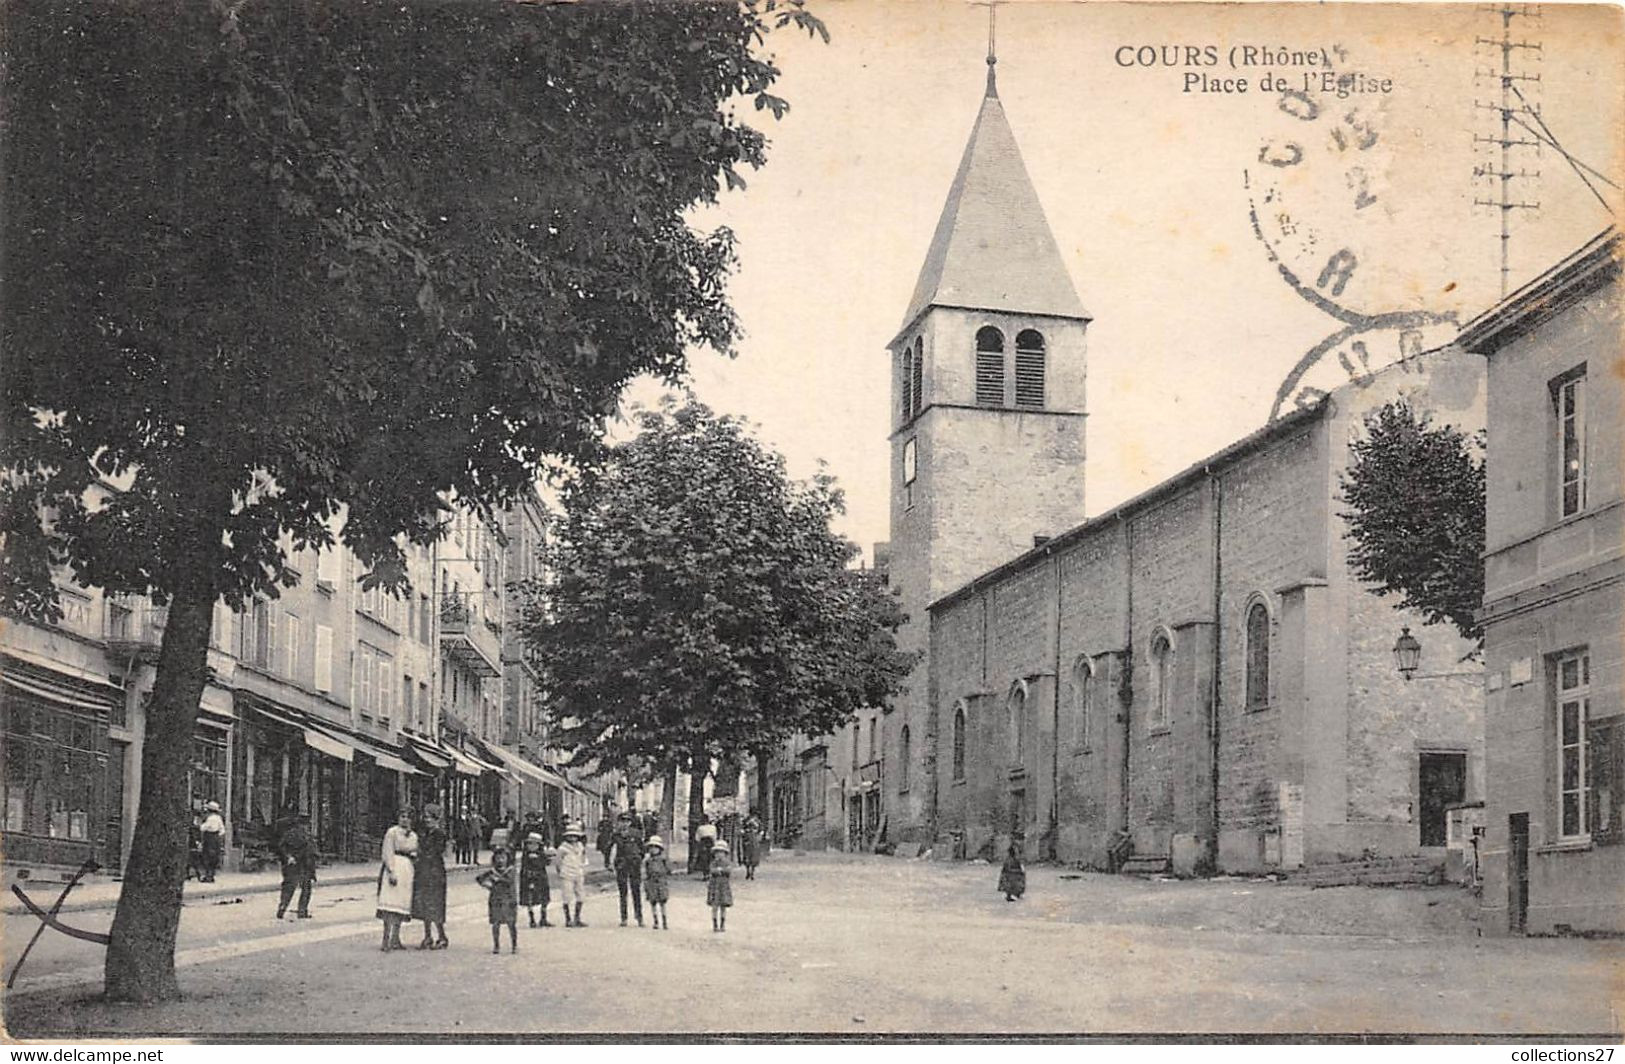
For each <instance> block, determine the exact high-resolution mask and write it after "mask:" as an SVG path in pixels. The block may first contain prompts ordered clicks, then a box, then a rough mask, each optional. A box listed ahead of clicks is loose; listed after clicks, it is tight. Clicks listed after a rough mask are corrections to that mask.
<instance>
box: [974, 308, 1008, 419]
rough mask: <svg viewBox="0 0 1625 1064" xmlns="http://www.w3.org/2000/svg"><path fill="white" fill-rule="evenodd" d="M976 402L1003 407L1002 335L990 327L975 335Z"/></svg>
mask: <svg viewBox="0 0 1625 1064" xmlns="http://www.w3.org/2000/svg"><path fill="white" fill-rule="evenodd" d="M976 401H977V402H978V403H980V404H981V405H983V406H1003V405H1004V334H1003V333H1001V332H1000V331H999V330H997V329H995V328H994V327H993V326H991V325H986V326H983V327H982V328H981V329H979V330H977V333H976Z"/></svg>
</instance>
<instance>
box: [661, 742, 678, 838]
mask: <svg viewBox="0 0 1625 1064" xmlns="http://www.w3.org/2000/svg"><path fill="white" fill-rule="evenodd" d="M659 828H660V832H661V834H662V835H664V836H665V838H666V852H667V853H670V852H671V844H672V843H673V842H675V841H676V840H677V762H676V760H675V759H674V760H672V761H671V762H669V763H668V764H667V765H666V767H665V769H664V770H663V775H662V783H661V787H660V823H659Z"/></svg>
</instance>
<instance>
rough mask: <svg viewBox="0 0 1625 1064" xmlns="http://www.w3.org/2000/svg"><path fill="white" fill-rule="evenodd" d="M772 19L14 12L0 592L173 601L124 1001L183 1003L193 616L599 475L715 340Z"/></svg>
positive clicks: (605, 10) (2, 353) (128, 901)
mask: <svg viewBox="0 0 1625 1064" xmlns="http://www.w3.org/2000/svg"><path fill="white" fill-rule="evenodd" d="M791 23H793V24H795V25H797V26H800V27H802V28H804V29H807V30H808V31H809V32H814V31H816V32H819V33H822V27H821V26H820V25H819V24H818V23H817V21H816V20H814V19H813V18H812V17H811V16H810V15H808V14H807V13H806V12H804V11H803V10H802V9H801V7H800V5H799V3H797V2H795V0H778V2H775V0H761V2H759V3H758V2H751V0H746V2H744V3H715V4H673V3H625V4H614V5H610V4H581V5H532V4H519V3H496V2H492V3H427V2H416V0H407V2H405V3H402V2H401V0H390V2H388V3H381V2H364V0H304V2H288V3H259V4H244V3H241V2H226V0H122V2H113V3H100V4H84V3H80V2H78V0H17V2H14V3H12V4H10V5H8V7H7V11H6V32H5V38H4V49H5V54H4V73H3V82H0V95H3V97H4V99H5V100H6V108H5V115H4V126H3V136H4V143H3V145H0V150H3V156H4V160H3V164H0V165H3V167H4V169H3V175H4V193H3V194H4V203H3V215H4V219H3V240H4V247H5V250H6V254H5V257H4V264H3V274H0V321H4V336H3V348H0V362H3V370H0V372H3V379H0V391H3V396H4V401H3V402H4V415H3V417H4V420H3V421H0V428H3V432H4V439H3V450H0V465H3V466H4V468H6V469H7V470H8V471H9V472H8V475H7V477H6V478H5V481H4V483H3V485H0V520H3V521H4V524H3V525H0V535H3V548H0V574H3V576H0V580H3V581H4V583H3V584H0V604H3V605H4V606H5V607H6V608H8V609H10V610H12V611H16V612H20V613H23V614H24V615H27V616H42V615H43V616H50V615H51V614H52V612H53V610H54V595H53V588H52V584H51V577H52V569H53V567H58V568H60V567H66V568H67V569H68V570H69V571H70V572H71V576H72V579H74V580H76V581H78V582H80V583H83V584H85V585H89V586H96V587H101V588H103V589H105V590H107V591H108V592H110V593H130V594H137V595H150V596H151V597H152V598H153V599H155V600H156V601H158V602H159V603H160V604H166V605H167V606H168V610H169V620H168V623H167V625H166V626H165V629H164V635H163V644H162V647H161V649H160V653H159V659H158V671H157V678H156V681H155V687H154V691H153V702H152V707H151V710H150V712H149V714H148V718H147V741H146V743H145V747H144V754H143V772H142V785H141V805H140V816H139V817H138V820H137V823H136V827H135V838H134V843H133V845H132V847H131V850H130V853H129V855H128V860H127V863H126V866H125V870H124V889H123V893H122V896H121V898H120V901H119V907H118V911H117V913H116V915H115V917H114V921H113V928H112V943H111V946H110V947H109V950H108V954H107V965H106V989H107V993H108V994H109V995H110V996H111V997H113V998H117V999H156V998H168V997H173V996H176V995H177V994H178V992H179V991H178V985H177V982H176V979H175V970H174V942H175V932H176V928H177V925H178V922H179V913H180V900H181V887H182V882H183V877H184V868H185V855H186V820H185V799H186V795H185V794H184V780H185V771H184V770H185V756H186V755H185V752H186V750H187V748H188V743H189V740H190V738H191V735H192V730H193V727H194V722H195V717H196V713H197V706H198V701H199V698H200V695H201V692H202V689H203V687H204V684H205V681H206V670H205V663H206V653H207V645H208V634H209V623H210V615H211V611H212V607H213V605H214V604H215V602H216V601H217V600H224V601H225V602H227V603H229V604H231V605H232V606H234V607H240V606H242V605H243V604H244V602H245V601H247V600H248V599H250V598H252V597H255V596H270V597H274V596H275V595H276V594H277V589H278V588H279V587H282V586H288V585H289V584H290V583H291V581H293V580H294V579H295V576H294V574H293V573H292V572H291V571H290V570H289V568H288V567H287V565H286V563H285V560H284V557H283V554H282V551H281V549H280V547H279V541H280V540H282V539H283V538H284V537H290V538H291V540H292V542H293V543H294V544H295V545H297V546H300V547H305V546H327V545H329V544H330V543H332V541H333V539H334V532H333V531H332V530H333V528H334V527H335V525H339V526H340V527H341V531H340V532H339V533H338V535H339V538H340V539H341V540H342V542H343V543H344V544H345V545H346V546H347V547H348V548H349V549H351V550H353V551H354V552H355V553H356V554H357V555H358V556H359V557H360V559H361V560H362V562H363V563H364V565H365V566H366V567H368V569H369V570H370V571H369V575H368V576H367V577H366V581H365V582H366V583H368V584H369V585H373V584H382V585H384V586H387V587H389V588H391V589H394V590H399V589H400V588H401V587H402V585H403V582H404V564H403V555H402V547H403V544H404V543H406V542H408V541H409V542H414V543H426V542H432V541H433V540H435V539H436V538H437V537H438V535H439V534H440V532H441V529H442V527H443V524H444V522H445V519H446V509H445V506H446V500H447V499H448V498H449V499H455V500H458V501H459V502H461V503H463V504H465V505H469V506H472V507H474V508H476V509H479V510H484V511H489V510H490V509H491V508H492V507H496V506H500V505H501V504H503V503H504V502H505V501H506V500H508V499H509V498H511V497H512V496H513V495H514V494H515V493H516V492H518V491H519V490H521V489H522V488H524V487H525V486H527V485H529V484H530V483H532V481H533V479H534V477H535V476H536V475H537V472H538V470H539V468H540V467H541V466H542V465H544V464H545V463H547V462H548V461H549V460H550V459H551V458H553V457H555V456H557V457H563V458H573V459H577V460H587V461H589V462H590V460H592V459H593V458H594V457H595V450H596V447H597V445H598V441H599V437H600V434H601V431H602V427H603V420H604V418H605V417H606V415H607V413H608V412H609V411H612V410H613V409H614V408H615V406H616V403H617V399H618V396H619V393H620V390H621V387H622V385H623V383H624V382H625V381H627V380H628V379H629V378H631V377H632V376H634V375H636V374H639V373H645V372H649V373H654V374H656V375H660V376H663V377H666V378H668V379H675V378H676V377H678V376H679V375H680V374H681V372H682V370H683V367H684V365H685V359H686V356H687V352H688V351H689V350H691V349H694V348H697V347H703V346H708V347H711V348H714V349H716V350H718V351H722V352H725V353H726V352H730V351H731V350H732V345H733V342H734V337H735V322H734V317H733V314H732V311H731V309H730V307H729V305H728V303H727V300H726V298H725V290H724V285H725V278H726V274H727V272H728V270H729V267H730V266H731V264H732V262H733V244H732V239H731V236H730V234H729V233H728V232H726V231H717V232H711V233H705V232H700V231H697V230H696V229H695V228H693V227H691V225H690V224H689V222H688V221H687V217H688V212H689V211H690V209H691V208H693V207H694V206H695V205H697V204H705V203H709V202H711V201H713V200H715V199H716V197H717V195H718V193H719V191H720V190H721V189H722V188H723V186H724V183H726V185H727V186H729V187H732V186H734V185H736V184H738V183H739V176H738V171H739V170H740V169H742V168H744V167H754V166H758V165H760V164H761V163H762V162H763V160H764V148H765V141H764V138H763V136H762V134H761V133H760V132H758V131H756V130H754V129H752V128H750V127H749V126H747V125H746V124H744V123H743V122H742V121H741V120H740V118H739V117H737V116H736V113H735V108H734V105H733V103H732V101H734V100H735V99H736V98H737V97H739V96H741V95H743V96H744V97H745V98H746V100H747V101H753V102H754V104H755V108H756V110H762V109H764V108H766V109H769V110H771V111H772V112H773V113H775V114H777V113H779V112H781V111H782V110H783V108H784V102H783V101H782V100H780V99H778V98H777V97H774V96H772V95H770V94H769V93H768V89H769V88H770V87H771V85H772V83H773V81H774V79H775V77H776V76H777V73H778V71H777V70H776V68H775V67H774V65H773V64H772V63H771V62H770V61H769V60H768V59H767V58H766V57H764V55H763V54H762V43H763V38H764V34H765V33H766V32H767V31H768V30H770V29H772V28H775V27H777V26H782V25H786V24H791ZM745 111H746V113H747V114H748V113H749V109H748V108H747V109H745ZM100 481H105V482H110V483H112V484H113V485H115V487H116V488H117V489H118V490H116V491H114V492H113V493H112V494H111V495H110V496H106V495H105V494H103V495H102V501H96V493H92V492H91V491H90V490H89V489H91V488H92V487H93V486H94V485H95V484H97V483H98V482H100ZM340 515H342V518H343V519H342V522H339V521H338V518H339V517H340Z"/></svg>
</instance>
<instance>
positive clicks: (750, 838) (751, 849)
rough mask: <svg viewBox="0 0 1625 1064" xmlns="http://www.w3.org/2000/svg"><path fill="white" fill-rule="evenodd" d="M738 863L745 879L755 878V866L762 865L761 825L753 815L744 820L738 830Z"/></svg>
mask: <svg viewBox="0 0 1625 1064" xmlns="http://www.w3.org/2000/svg"><path fill="white" fill-rule="evenodd" d="M739 863H740V864H742V865H744V866H745V878H746V879H755V878H756V866H757V865H759V864H761V863H762V824H761V822H760V821H759V820H757V819H756V816H755V814H752V815H750V816H748V817H746V818H745V826H744V827H742V828H741V829H740V830H739Z"/></svg>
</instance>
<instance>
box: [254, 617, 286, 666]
mask: <svg viewBox="0 0 1625 1064" xmlns="http://www.w3.org/2000/svg"><path fill="white" fill-rule="evenodd" d="M264 609H265V646H264V647H263V648H262V649H261V650H260V653H259V664H260V665H261V666H262V667H264V668H267V669H274V668H276V648H277V647H278V646H280V645H281V644H280V643H279V642H278V640H277V635H278V633H277V613H278V612H279V611H277V610H274V609H272V608H271V607H270V606H266V607H264Z"/></svg>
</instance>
